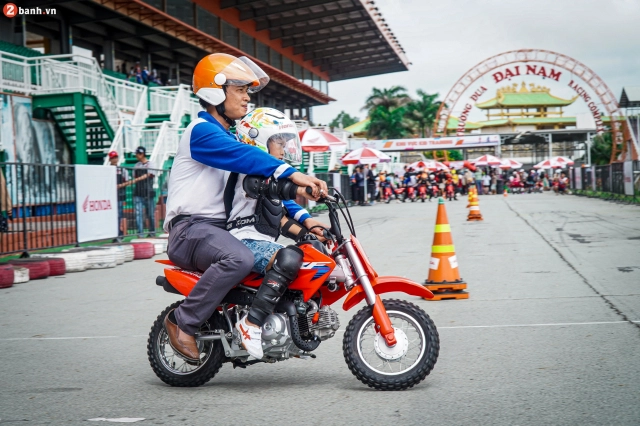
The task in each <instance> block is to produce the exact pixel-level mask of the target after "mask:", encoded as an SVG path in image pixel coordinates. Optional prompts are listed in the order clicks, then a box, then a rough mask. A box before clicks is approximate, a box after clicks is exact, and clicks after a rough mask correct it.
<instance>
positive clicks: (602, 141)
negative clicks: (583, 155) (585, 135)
mask: <svg viewBox="0 0 640 426" xmlns="http://www.w3.org/2000/svg"><path fill="white" fill-rule="evenodd" d="M585 160H586V159H585ZM610 161H611V133H609V132H607V133H603V134H601V135H597V136H596V137H595V138H593V141H592V142H591V163H592V164H595V165H601V164H609V162H610Z"/></svg>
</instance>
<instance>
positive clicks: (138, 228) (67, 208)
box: [0, 163, 169, 254]
mask: <svg viewBox="0 0 640 426" xmlns="http://www.w3.org/2000/svg"><path fill="white" fill-rule="evenodd" d="M105 167H108V166H105ZM139 170H140V169H134V168H121V167H119V168H118V170H117V172H118V176H119V178H118V183H119V184H120V185H121V186H120V187H119V188H118V190H117V193H118V222H119V224H120V229H121V231H122V235H121V236H122V237H125V236H145V235H147V234H153V233H158V232H162V225H163V221H164V217H165V213H166V209H165V203H166V197H167V183H168V177H169V171H168V170H162V169H144V170H145V171H149V172H150V173H152V174H154V178H153V180H152V181H148V182H145V181H140V182H133V180H134V179H135V178H136V177H138V176H139V174H140V173H141V172H140V171H139ZM0 171H1V174H0V254H10V253H20V252H29V251H33V250H39V249H47V248H54V247H61V246H67V245H75V244H77V243H78V237H77V223H78V222H77V215H76V182H75V172H76V166H75V165H64V164H34V163H0ZM142 185H149V186H146V187H143V186H142Z"/></svg>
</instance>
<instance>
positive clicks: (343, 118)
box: [329, 111, 360, 129]
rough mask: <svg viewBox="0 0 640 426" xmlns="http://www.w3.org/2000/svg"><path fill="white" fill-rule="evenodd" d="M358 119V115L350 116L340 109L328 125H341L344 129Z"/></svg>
mask: <svg viewBox="0 0 640 426" xmlns="http://www.w3.org/2000/svg"><path fill="white" fill-rule="evenodd" d="M358 121H360V120H358V117H352V116H350V115H349V114H347V113H346V112H344V111H340V114H338V116H337V117H336V118H334V119H333V121H331V123H329V127H341V126H342V128H343V129H344V128H346V127H349V126H351V125H353V124H356V123H357V122H358Z"/></svg>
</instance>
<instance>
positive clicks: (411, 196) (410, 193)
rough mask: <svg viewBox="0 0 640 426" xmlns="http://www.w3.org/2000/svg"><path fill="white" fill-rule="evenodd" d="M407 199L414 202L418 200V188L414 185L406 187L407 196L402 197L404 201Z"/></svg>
mask: <svg viewBox="0 0 640 426" xmlns="http://www.w3.org/2000/svg"><path fill="white" fill-rule="evenodd" d="M406 200H409V201H411V202H412V203H413V202H414V201H416V189H415V188H414V187H413V186H407V187H406V191H405V196H404V198H403V199H402V202H403V203H404V202H405V201H406Z"/></svg>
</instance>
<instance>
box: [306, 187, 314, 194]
mask: <svg viewBox="0 0 640 426" xmlns="http://www.w3.org/2000/svg"><path fill="white" fill-rule="evenodd" d="M304 190H305V192H306V193H307V194H309V195H311V194H312V193H313V189H311V187H310V186H307V187H306V188H305V189H304Z"/></svg>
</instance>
